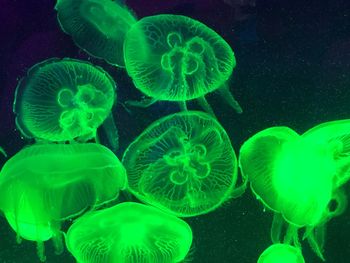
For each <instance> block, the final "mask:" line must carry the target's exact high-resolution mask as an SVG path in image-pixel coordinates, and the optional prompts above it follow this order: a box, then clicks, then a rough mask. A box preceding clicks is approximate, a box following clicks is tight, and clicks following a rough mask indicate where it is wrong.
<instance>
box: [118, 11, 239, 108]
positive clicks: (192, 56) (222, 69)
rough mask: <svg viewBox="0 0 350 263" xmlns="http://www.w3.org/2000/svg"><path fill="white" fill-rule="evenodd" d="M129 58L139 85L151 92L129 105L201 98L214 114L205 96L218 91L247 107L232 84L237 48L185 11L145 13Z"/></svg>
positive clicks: (127, 47) (127, 48)
mask: <svg viewBox="0 0 350 263" xmlns="http://www.w3.org/2000/svg"><path fill="white" fill-rule="evenodd" d="M124 57H125V65H126V69H127V72H128V74H129V76H130V77H131V78H132V80H133V82H134V84H135V86H136V88H137V89H139V90H140V91H141V92H143V93H144V94H146V95H147V96H149V97H150V99H145V100H144V101H141V102H130V101H129V102H128V104H131V105H134V106H141V107H147V106H148V105H150V104H152V103H154V102H156V101H158V100H163V101H176V102H179V103H180V106H181V107H182V109H186V101H188V100H192V99H197V101H198V103H199V104H200V105H201V106H202V107H203V108H204V109H205V110H206V111H207V112H209V113H211V114H213V110H212V108H211V107H210V105H209V103H208V102H207V101H206V99H205V95H206V94H207V93H209V92H212V91H215V90H217V91H219V92H220V93H222V95H223V96H222V97H223V99H225V100H226V101H227V102H228V103H229V105H230V106H232V107H233V108H234V109H235V110H236V111H237V112H239V113H240V112H242V109H241V107H240V106H239V104H238V102H237V101H236V100H235V99H234V98H233V96H232V94H231V93H230V91H229V89H228V86H227V81H228V79H229V78H230V76H231V74H232V71H233V68H234V67H235V66H236V59H235V56H234V53H233V51H232V49H231V47H230V46H229V44H228V43H227V42H226V41H225V40H224V39H223V38H222V37H221V36H220V35H218V34H217V33H216V32H215V31H214V30H212V29H210V28H209V27H207V26H206V25H204V24H202V23H200V22H199V21H196V20H194V19H191V18H189V17H186V16H180V15H155V16H148V17H144V18H142V19H141V20H139V21H138V22H137V23H136V24H134V25H133V26H132V27H131V29H130V30H129V31H128V33H127V35H126V38H125V44H124Z"/></svg>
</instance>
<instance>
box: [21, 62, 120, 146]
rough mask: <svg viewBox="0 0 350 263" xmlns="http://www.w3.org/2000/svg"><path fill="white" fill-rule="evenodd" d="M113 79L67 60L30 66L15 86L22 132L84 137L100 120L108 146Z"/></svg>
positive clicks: (113, 133)
mask: <svg viewBox="0 0 350 263" xmlns="http://www.w3.org/2000/svg"><path fill="white" fill-rule="evenodd" d="M115 100H116V92H115V82H114V81H113V79H112V78H111V77H110V76H109V75H108V74H107V72H105V71H104V70H103V69H102V68H100V67H94V66H93V65H91V64H90V63H87V62H84V61H79V60H73V59H62V60H59V59H49V60H46V61H44V62H41V63H39V64H36V65H35V66H33V67H32V68H31V69H30V70H29V71H28V74H27V76H26V77H25V78H23V79H22V80H21V81H20V82H19V84H18V86H17V89H16V95H15V102H14V112H15V114H16V125H17V127H18V129H19V130H20V131H21V133H22V134H23V136H25V137H27V138H36V139H42V140H47V141H71V140H74V139H78V140H79V141H83V142H84V141H87V140H89V139H91V138H96V130H97V128H98V127H99V126H100V125H101V124H102V123H103V122H105V124H106V125H105V126H104V127H105V128H106V130H107V131H108V132H107V135H108V137H109V140H110V142H111V144H112V145H114V146H113V147H114V148H115V147H117V145H118V133H117V130H116V127H115V123H114V120H113V116H112V115H111V109H112V106H113V104H114V102H115Z"/></svg>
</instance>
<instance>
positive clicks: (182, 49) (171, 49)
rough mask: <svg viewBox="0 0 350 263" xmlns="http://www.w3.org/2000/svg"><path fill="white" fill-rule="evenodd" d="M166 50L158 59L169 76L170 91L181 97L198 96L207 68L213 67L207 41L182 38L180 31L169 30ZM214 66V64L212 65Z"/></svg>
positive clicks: (203, 86)
mask: <svg viewBox="0 0 350 263" xmlns="http://www.w3.org/2000/svg"><path fill="white" fill-rule="evenodd" d="M167 44H168V47H167V51H165V52H164V53H163V54H162V56H161V59H160V64H161V67H162V69H163V70H164V71H165V72H166V73H167V74H168V75H169V76H170V79H171V84H170V86H171V87H172V89H171V90H172V92H174V93H176V94H178V97H179V98H181V99H185V98H187V99H192V98H195V97H198V94H200V93H206V91H204V92H203V91H202V89H203V88H205V87H206V86H207V85H206V82H205V81H206V78H207V76H208V74H207V73H208V70H207V69H206V68H208V67H209V68H210V70H211V69H212V68H213V65H212V64H215V63H211V64H210V65H207V63H208V62H209V61H210V60H211V59H210V58H208V54H212V53H211V52H205V50H207V43H206V42H205V41H204V40H202V39H201V38H199V37H194V38H191V39H189V40H187V41H184V40H183V37H182V36H181V34H180V33H175V32H171V33H169V34H168V36H167ZM214 66H215V65H214Z"/></svg>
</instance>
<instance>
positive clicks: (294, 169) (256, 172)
mask: <svg viewBox="0 0 350 263" xmlns="http://www.w3.org/2000/svg"><path fill="white" fill-rule="evenodd" d="M349 128H350V122H349V120H343V121H336V122H329V123H324V124H321V125H318V126H316V127H314V128H312V129H311V130H309V131H307V132H306V133H305V134H303V135H301V136H300V135H298V134H297V133H296V132H294V131H293V130H291V129H289V128H287V127H273V128H269V129H265V130H263V131H261V132H258V133H257V134H255V135H254V136H252V137H251V138H249V139H248V140H247V141H246V142H245V143H244V144H243V146H242V147H241V150H240V158H239V164H240V168H241V171H242V174H243V175H244V176H245V177H246V178H248V180H249V181H250V184H251V188H252V191H253V192H254V193H255V195H256V196H257V198H258V199H260V200H261V201H262V202H263V203H264V205H265V206H267V207H268V208H270V209H271V210H273V211H275V212H276V213H275V216H274V221H273V224H272V228H271V237H272V240H273V241H274V242H279V241H281V233H282V232H283V231H284V230H283V225H284V223H283V218H284V219H285V220H286V221H287V222H288V224H289V225H288V226H287V231H286V235H285V237H284V242H285V243H288V244H294V245H296V246H300V243H299V238H298V229H299V228H301V227H305V228H306V230H305V234H304V237H303V239H307V240H308V242H309V244H310V246H311V248H312V250H313V251H314V252H315V253H316V254H317V255H318V256H319V257H320V258H321V259H323V260H324V257H323V247H324V241H325V226H326V223H327V222H328V221H329V220H330V219H331V218H333V217H335V216H338V215H340V214H342V213H343V211H344V209H345V207H346V205H347V199H346V195H345V194H344V193H343V192H342V190H341V189H340V188H339V187H340V186H342V185H343V184H344V183H345V182H346V181H347V180H348V179H349V170H350V169H349V168H350V164H349V163H350V159H349V157H348V156H349V149H350V148H349V145H350V144H349V143H348V142H349ZM331 204H334V205H335V206H333V205H331ZM332 207H333V208H332ZM280 214H281V215H280Z"/></svg>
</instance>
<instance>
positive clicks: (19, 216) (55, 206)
mask: <svg viewBox="0 0 350 263" xmlns="http://www.w3.org/2000/svg"><path fill="white" fill-rule="evenodd" d="M125 187H126V174H125V170H124V168H123V166H122V164H121V163H120V161H119V160H118V158H117V157H116V156H115V155H114V154H113V153H112V152H111V151H110V150H109V149H108V148H106V147H104V146H102V145H100V144H95V143H89V144H74V145H72V144H38V145H33V146H30V147H27V148H24V149H22V150H21V151H20V152H18V153H17V154H16V155H14V156H13V157H12V158H10V159H9V160H8V161H7V162H6V163H5V165H4V166H3V168H2V170H1V174H0V210H1V211H3V212H4V214H5V217H6V219H7V221H8V223H9V224H10V226H11V227H12V229H13V230H14V231H15V232H16V233H17V237H18V240H19V238H24V239H26V240H31V241H36V242H37V245H38V246H37V247H38V255H39V257H40V259H41V260H42V261H43V260H44V259H45V256H44V245H43V242H44V241H46V240H49V239H53V241H54V244H55V246H56V252H57V253H60V252H62V250H63V245H62V240H61V238H62V235H61V231H60V227H61V222H63V221H64V220H67V219H70V218H73V217H76V216H78V215H80V214H81V213H83V212H84V211H85V210H86V209H91V208H96V207H99V206H101V205H103V204H104V203H106V202H110V201H113V200H115V199H116V198H117V197H118V194H119V191H120V190H122V189H125Z"/></svg>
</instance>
